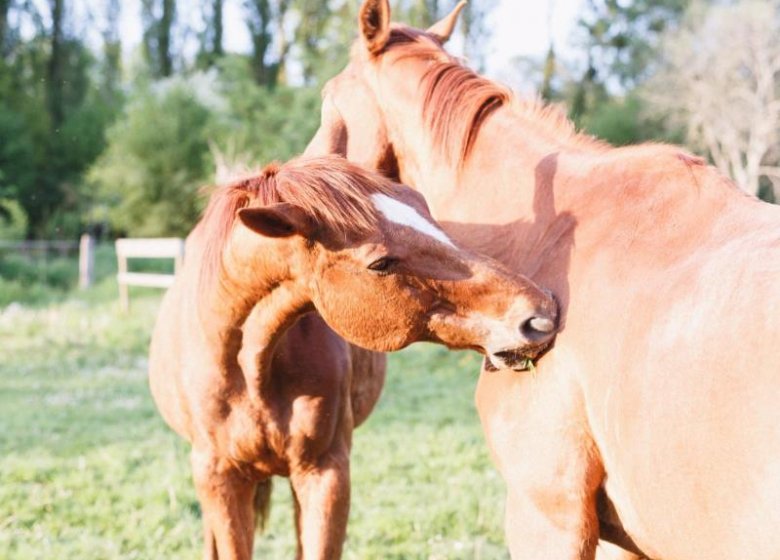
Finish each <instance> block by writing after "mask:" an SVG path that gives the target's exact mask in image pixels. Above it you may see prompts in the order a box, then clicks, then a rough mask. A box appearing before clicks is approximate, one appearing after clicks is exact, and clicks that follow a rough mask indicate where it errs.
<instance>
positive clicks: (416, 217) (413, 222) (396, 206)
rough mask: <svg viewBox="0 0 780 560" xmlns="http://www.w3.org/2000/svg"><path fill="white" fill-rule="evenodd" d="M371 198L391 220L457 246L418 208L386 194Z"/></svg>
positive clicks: (378, 208) (446, 243) (451, 245)
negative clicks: (421, 213)
mask: <svg viewBox="0 0 780 560" xmlns="http://www.w3.org/2000/svg"><path fill="white" fill-rule="evenodd" d="M371 198H373V199H374V205H375V206H376V208H377V210H379V211H380V212H381V213H382V214H384V215H385V217H386V218H387V219H388V220H390V221H391V222H394V223H396V224H400V225H402V226H408V227H410V228H412V229H414V230H417V231H419V232H420V233H424V234H425V235H427V236H429V237H433V238H434V239H436V240H437V241H440V242H442V243H444V244H445V245H449V246H450V247H455V245H454V244H453V243H452V241H450V238H449V237H447V235H446V234H445V233H444V232H443V231H442V230H440V229H439V228H437V227H436V226H434V225H433V224H432V223H431V222H429V221H428V220H426V219H425V218H423V217H422V216H421V215H420V213H419V212H418V211H417V210H415V209H414V208H412V207H411V206H409V205H408V204H404V203H403V202H401V201H399V200H396V199H394V198H391V197H389V196H387V195H386V194H375V195H373V196H372V197H371Z"/></svg>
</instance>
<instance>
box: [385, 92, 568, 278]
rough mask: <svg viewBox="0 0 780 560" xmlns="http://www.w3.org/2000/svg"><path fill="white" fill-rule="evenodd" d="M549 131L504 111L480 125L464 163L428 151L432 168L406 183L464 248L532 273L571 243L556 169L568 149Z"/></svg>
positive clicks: (418, 170)
mask: <svg viewBox="0 0 780 560" xmlns="http://www.w3.org/2000/svg"><path fill="white" fill-rule="evenodd" d="M546 132H547V131H546V130H545V129H544V128H543V127H541V126H533V123H528V122H526V119H525V118H523V117H521V116H518V115H516V114H515V113H514V112H513V110H512V109H511V108H509V107H506V108H503V109H501V110H499V111H497V112H496V113H495V114H494V115H492V116H491V117H490V118H489V119H488V120H487V121H486V122H485V123H484V124H483V126H482V129H481V130H480V133H479V136H478V138H477V140H476V142H475V144H474V147H473V149H472V151H471V154H470V155H469V158H468V160H467V161H466V163H465V164H464V165H462V166H459V165H458V163H457V159H456V157H455V155H453V156H451V157H449V158H448V157H447V156H446V155H445V154H442V153H440V152H438V150H436V148H435V147H432V146H428V147H427V148H426V149H424V150H423V152H424V157H423V158H420V160H421V161H426V162H428V165H427V166H425V167H416V166H410V167H409V168H408V169H402V172H403V174H404V175H403V178H404V179H405V180H406V181H408V182H409V184H411V185H412V186H414V187H415V188H416V189H418V190H419V191H420V192H421V193H422V194H423V195H424V196H425V197H426V200H427V201H428V204H429V206H430V207H431V210H432V213H433V216H434V217H435V218H436V219H437V220H439V221H441V222H442V225H443V226H444V228H445V229H446V230H447V231H448V233H450V234H451V235H452V236H453V237H454V238H455V239H456V240H457V241H459V242H460V243H461V244H463V245H466V246H468V247H470V248H472V249H475V250H478V251H479V252H481V253H485V254H488V255H490V256H492V257H494V258H497V259H499V260H501V261H503V262H505V263H513V264H514V263H518V264H517V267H519V271H520V272H523V273H525V274H529V275H533V274H534V273H535V271H536V269H538V267H539V266H541V264H542V262H543V260H544V259H543V258H542V257H543V255H545V254H546V255H547V258H549V255H550V254H551V253H554V252H555V251H556V245H557V244H559V243H568V241H567V240H564V238H565V237H566V236H567V235H568V233H569V231H570V229H571V227H572V225H573V224H572V223H571V214H570V213H569V212H568V210H569V209H568V208H567V205H569V204H575V201H574V200H573V199H572V196H571V194H572V193H571V192H563V190H564V189H565V188H566V186H567V183H569V182H570V181H568V178H567V177H565V172H564V171H563V170H562V169H560V167H559V165H558V160H559V157H560V154H561V153H563V152H564V151H565V150H566V149H567V148H566V146H565V145H564V144H562V143H560V142H557V141H556V139H555V138H554V137H553V136H552V135H551V134H547V133H546ZM426 150H427V151H426ZM418 155H419V154H418ZM409 157H414V156H413V155H412V154H409ZM400 159H401V160H404V159H406V158H405V157H404V154H402V157H401V158H400Z"/></svg>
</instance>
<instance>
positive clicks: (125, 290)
mask: <svg viewBox="0 0 780 560" xmlns="http://www.w3.org/2000/svg"><path fill="white" fill-rule="evenodd" d="M116 258H117V265H118V268H119V272H118V274H117V276H116V278H117V283H118V284H119V301H120V304H121V305H122V309H123V310H125V311H127V310H128V309H129V308H130V292H129V286H141V287H146V288H168V287H170V286H171V284H173V279H174V274H175V273H176V272H178V270H179V269H180V268H181V265H182V263H183V262H184V240H183V239H179V238H177V237H164V238H152V239H117V240H116ZM128 259H173V269H174V274H160V273H152V272H130V271H129V270H128V264H127V261H128Z"/></svg>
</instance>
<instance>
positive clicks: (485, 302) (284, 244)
mask: <svg viewBox="0 0 780 560" xmlns="http://www.w3.org/2000/svg"><path fill="white" fill-rule="evenodd" d="M312 311H316V313H312ZM555 323H556V305H555V302H554V300H553V299H551V298H550V296H549V295H547V294H546V293H544V292H542V291H541V290H540V289H539V288H537V287H536V286H535V285H534V284H533V283H531V282H530V281H528V280H526V279H524V278H521V277H517V276H514V275H509V274H508V273H507V272H505V271H504V269H503V268H502V267H501V266H497V263H495V262H492V261H490V260H489V259H487V258H485V257H476V256H474V255H471V254H469V253H466V252H464V251H462V250H459V249H458V248H457V247H456V246H455V245H454V244H453V243H452V242H451V241H450V239H449V238H448V237H447V236H446V235H445V234H444V233H443V232H442V231H441V230H440V229H439V228H438V226H437V225H436V224H435V223H434V222H433V221H432V219H431V217H430V215H429V213H428V210H427V207H426V205H425V202H424V201H423V200H422V198H421V197H420V195H419V194H417V193H416V192H414V191H413V190H411V189H409V188H408V187H403V186H401V185H397V184H394V183H392V182H390V181H388V180H387V179H384V178H382V177H381V176H379V175H376V174H373V173H370V172H366V171H363V170H362V169H360V168H359V167H357V166H355V165H354V164H351V163H348V162H347V161H346V160H344V159H342V158H340V157H335V156H330V157H323V158H314V159H299V160H294V161H292V162H289V163H287V164H285V165H283V166H275V165H274V166H269V167H268V168H266V169H265V170H264V171H263V172H262V173H260V174H259V175H255V176H252V177H248V178H246V179H244V180H242V181H239V182H237V183H235V184H233V185H231V186H229V187H225V188H222V189H221V190H219V191H217V192H216V193H215V194H214V195H213V196H212V199H211V201H210V203H209V206H208V208H207V210H206V212H205V215H204V217H203V219H202V220H201V222H200V223H199V224H198V225H197V226H196V228H195V229H194V230H193V232H192V234H191V235H190V236H189V238H188V240H187V261H186V263H185V265H184V267H183V268H182V270H181V272H180V273H179V274H178V276H177V278H176V280H175V283H174V285H173V287H172V288H171V289H170V290H169V291H168V293H167V295H166V296H165V299H164V300H163V303H162V308H161V310H160V315H159V318H158V320H157V325H156V327H155V331H154V335H153V338H152V344H151V351H150V369H149V371H150V385H151V389H152V394H153V396H154V400H155V402H156V403H157V407H158V408H159V410H160V412H161V414H162V416H163V417H164V418H165V420H166V422H167V423H168V424H169V425H170V426H171V428H173V429H174V430H175V431H176V432H177V433H178V434H179V435H181V436H182V437H184V438H186V439H187V440H188V441H189V442H190V443H191V444H192V469H193V477H194V480H195V486H196V489H197V493H198V497H199V499H200V502H201V505H202V510H203V521H204V530H205V557H206V558H219V559H220V560H229V559H241V560H248V559H249V558H251V555H252V544H253V535H254V527H255V524H256V521H257V522H261V521H262V517H263V512H264V511H265V510H266V508H267V504H268V500H269V498H270V495H269V492H270V477H271V476H275V475H277V476H285V477H289V479H290V483H291V486H292V490H293V496H294V503H295V514H296V527H297V531H298V535H297V536H298V557H299V558H303V559H305V560H313V559H335V558H338V557H339V556H340V554H341V548H342V543H343V540H344V536H345V531H346V523H347V515H348V510H349V449H350V444H351V438H352V430H353V428H354V427H355V426H357V425H358V424H360V423H361V422H362V421H363V420H364V419H365V418H366V417H367V416H368V414H369V412H370V411H371V409H372V408H373V406H374V404H375V402H376V400H377V398H378V397H379V393H380V390H381V387H382V382H383V380H384V373H385V359H384V356H382V355H381V354H375V353H373V352H369V351H368V350H362V349H360V348H357V347H355V346H351V345H349V344H347V343H346V342H344V341H343V340H342V339H341V338H339V336H337V335H336V334H335V333H338V335H340V336H342V337H344V338H345V339H346V340H348V341H349V342H350V343H354V344H357V345H360V346H362V347H364V348H368V349H371V350H374V351H390V350H397V349H399V348H403V347H404V346H406V345H408V344H410V343H412V342H415V341H421V340H427V341H433V342H439V343H442V344H446V345H447V346H449V347H452V348H475V349H478V350H480V351H482V352H483V353H485V354H487V355H488V357H489V359H490V360H491V361H492V362H494V363H495V364H496V365H497V366H499V365H500V366H501V367H516V368H522V367H524V361H525V360H527V359H533V358H535V357H536V356H537V355H539V354H540V353H541V352H542V351H543V350H544V349H545V348H546V347H547V346H548V345H549V344H550V342H551V340H552V337H553V336H554V329H555ZM331 328H332V329H333V330H331ZM334 331H335V333H334ZM258 512H259V515H258ZM258 518H259V519H258Z"/></svg>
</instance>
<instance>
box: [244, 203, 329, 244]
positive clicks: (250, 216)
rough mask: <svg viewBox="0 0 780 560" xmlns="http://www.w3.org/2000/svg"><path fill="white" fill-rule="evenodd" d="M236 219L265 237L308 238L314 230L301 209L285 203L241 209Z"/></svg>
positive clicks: (309, 219) (310, 221)
mask: <svg viewBox="0 0 780 560" xmlns="http://www.w3.org/2000/svg"><path fill="white" fill-rule="evenodd" d="M238 218H239V219H240V220H241V222H242V223H243V224H244V225H245V226H246V227H248V228H249V229H251V230H252V231H254V232H255V233H259V234H260V235H262V236H265V237H291V236H293V235H302V236H304V237H308V236H309V235H310V234H311V232H312V231H313V230H314V227H313V223H312V220H311V218H310V217H309V215H308V214H306V212H305V211H304V210H303V208H301V207H300V206H296V205H294V204H289V203H287V202H280V203H279V204H272V205H270V206H264V207H260V208H242V209H241V210H239V211H238Z"/></svg>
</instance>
